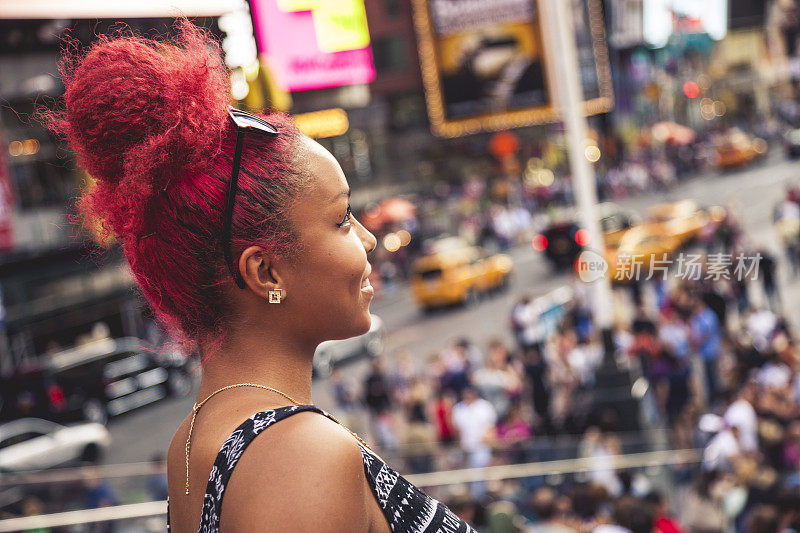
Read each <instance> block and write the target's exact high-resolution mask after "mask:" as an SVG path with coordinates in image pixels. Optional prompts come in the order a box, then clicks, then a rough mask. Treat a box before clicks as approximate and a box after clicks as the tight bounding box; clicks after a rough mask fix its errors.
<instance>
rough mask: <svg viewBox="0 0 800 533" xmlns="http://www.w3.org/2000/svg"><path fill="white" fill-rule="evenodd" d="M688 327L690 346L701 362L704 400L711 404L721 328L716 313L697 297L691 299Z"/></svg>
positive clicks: (714, 389) (715, 391) (717, 377)
mask: <svg viewBox="0 0 800 533" xmlns="http://www.w3.org/2000/svg"><path fill="white" fill-rule="evenodd" d="M689 327H690V329H691V336H690V339H691V343H692V346H693V348H694V350H695V353H696V354H697V355H698V356H699V357H700V360H701V361H702V363H703V370H704V372H705V388H706V402H707V403H708V405H712V404H713V402H714V399H715V398H716V396H717V390H718V386H717V383H719V376H718V372H719V370H718V366H717V362H718V359H719V350H720V333H721V330H720V324H719V321H718V319H717V315H716V314H715V313H714V311H712V310H711V309H709V307H708V306H707V305H706V304H705V303H703V301H702V300H701V299H699V298H695V299H694V300H693V303H692V316H691V319H690V321H689Z"/></svg>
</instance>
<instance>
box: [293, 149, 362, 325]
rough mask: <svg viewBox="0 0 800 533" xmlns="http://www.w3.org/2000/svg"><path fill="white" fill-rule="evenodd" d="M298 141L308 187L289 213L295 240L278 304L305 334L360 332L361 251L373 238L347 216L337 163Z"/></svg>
mask: <svg viewBox="0 0 800 533" xmlns="http://www.w3.org/2000/svg"><path fill="white" fill-rule="evenodd" d="M301 144H302V149H301V151H300V153H301V154H303V155H302V156H301V161H300V164H302V165H304V166H305V171H306V172H308V174H309V175H310V186H309V187H308V189H307V190H306V192H305V193H304V196H303V198H301V199H300V200H298V201H297V203H295V206H294V209H293V210H292V212H291V217H292V223H293V224H294V227H295V228H298V230H299V231H298V234H299V238H300V241H301V242H300V243H299V247H300V251H299V254H298V258H297V260H296V265H295V268H293V269H292V270H291V271H290V273H289V275H288V276H287V279H286V280H285V283H286V301H285V302H283V303H282V304H281V305H284V304H285V305H286V306H287V307H290V308H291V309H292V310H293V311H295V313H293V315H294V316H297V317H298V320H299V322H300V323H299V324H297V328H298V330H299V332H300V334H302V335H306V336H308V338H318V339H321V340H327V339H342V338H348V337H353V336H356V335H360V334H362V333H366V332H367V331H368V330H369V327H370V324H371V320H370V314H369V304H370V301H371V300H372V297H373V294H372V288H371V287H370V286H369V281H368V279H367V278H368V276H369V274H370V272H371V270H372V268H371V266H370V264H369V262H368V261H367V253H368V252H370V251H372V250H373V249H374V248H375V245H376V240H375V236H374V235H372V233H370V232H369V231H367V229H366V228H364V226H362V225H361V223H360V222H358V221H357V220H356V219H355V217H354V216H352V215H348V214H347V212H348V205H349V195H348V193H349V190H350V187H349V186H348V184H347V179H345V177H344V173H343V172H342V168H341V167H340V166H339V163H338V162H337V161H336V160H335V159H334V158H333V156H332V155H331V154H330V153H328V151H327V150H325V149H324V148H323V147H322V146H320V145H319V144H318V143H317V142H315V141H313V140H311V139H308V138H303V139H302V141H301ZM365 286H366V288H365ZM287 311H288V309H287Z"/></svg>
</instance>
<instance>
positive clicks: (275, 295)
mask: <svg viewBox="0 0 800 533" xmlns="http://www.w3.org/2000/svg"><path fill="white" fill-rule="evenodd" d="M282 295H283V289H273V290H271V291H269V303H271V304H279V303H281V296H282Z"/></svg>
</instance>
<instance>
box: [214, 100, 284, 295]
mask: <svg viewBox="0 0 800 533" xmlns="http://www.w3.org/2000/svg"><path fill="white" fill-rule="evenodd" d="M228 117H229V118H230V119H231V121H232V122H233V124H234V125H235V126H236V148H235V150H234V151H233V165H232V166H231V184H230V186H229V187H228V196H227V199H226V201H225V222H224V225H223V226H222V250H223V253H224V254H225V261H226V262H227V263H228V270H230V271H231V276H233V279H234V281H235V282H236V286H237V287H239V288H240V289H244V279H242V275H241V274H240V273H239V269H237V268H234V266H233V257H232V254H231V224H232V223H233V206H234V204H235V203H236V192H237V191H238V189H239V166H240V165H241V163H242V148H243V146H244V134H245V133H248V132H253V133H258V134H259V135H269V136H273V135H277V134H278V128H276V127H275V126H273V125H272V124H270V123H269V122H267V121H266V120H264V119H261V118H259V117H257V116H255V115H251V114H250V113H247V112H245V111H242V110H240V109H235V108H233V107H228Z"/></svg>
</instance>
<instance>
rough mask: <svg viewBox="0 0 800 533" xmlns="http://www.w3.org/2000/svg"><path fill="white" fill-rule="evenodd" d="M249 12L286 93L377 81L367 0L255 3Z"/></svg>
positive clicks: (263, 50) (263, 0) (261, 47)
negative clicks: (365, 0)
mask: <svg viewBox="0 0 800 533" xmlns="http://www.w3.org/2000/svg"><path fill="white" fill-rule="evenodd" d="M250 8H251V11H252V14H253V21H254V26H255V30H256V39H257V41H258V45H259V51H260V53H261V54H262V55H263V56H264V57H265V58H266V62H267V64H268V65H269V67H270V69H271V72H272V73H273V75H274V76H275V81H276V82H277V84H278V85H279V86H280V87H281V88H283V89H284V90H286V91H290V92H291V91H305V90H311V89H321V88H325V87H340V86H343V85H354V84H363V83H369V82H370V81H372V80H373V79H374V78H375V68H374V67H373V64H372V51H371V49H370V46H369V32H368V30H367V16H366V12H365V9H364V1H363V0H346V1H335V2H334V1H332V0H303V1H300V0H251V3H250Z"/></svg>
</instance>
